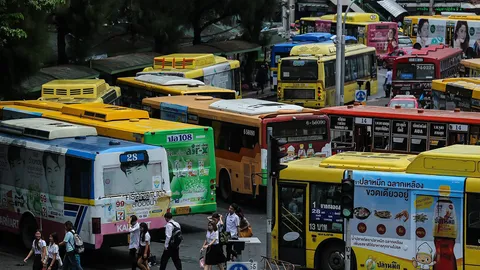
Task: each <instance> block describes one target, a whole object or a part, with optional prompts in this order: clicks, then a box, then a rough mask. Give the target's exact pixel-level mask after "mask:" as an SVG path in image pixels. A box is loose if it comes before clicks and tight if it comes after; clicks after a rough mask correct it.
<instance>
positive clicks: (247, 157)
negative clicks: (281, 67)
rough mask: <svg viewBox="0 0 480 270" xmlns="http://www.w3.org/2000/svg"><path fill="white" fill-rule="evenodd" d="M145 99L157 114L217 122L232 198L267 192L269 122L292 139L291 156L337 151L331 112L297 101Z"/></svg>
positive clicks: (223, 179)
mask: <svg viewBox="0 0 480 270" xmlns="http://www.w3.org/2000/svg"><path fill="white" fill-rule="evenodd" d="M143 105H144V106H145V107H148V110H149V111H150V112H151V116H152V117H155V118H160V119H163V120H171V121H179V122H186V123H190V124H197V125H202V126H210V127H212V128H213V130H214V133H215V156H216V160H217V179H218V183H219V187H220V195H221V196H222V197H223V199H224V200H229V199H231V197H232V196H231V195H232V191H233V192H235V193H241V194H249V195H255V194H259V195H260V196H261V197H263V196H264V195H265V194H266V193H265V184H266V177H265V174H266V169H267V167H266V165H267V164H266V160H267V136H266V130H267V127H272V128H273V136H274V137H277V138H283V139H285V140H286V142H287V144H285V145H284V151H285V152H286V153H287V154H288V157H286V158H285V161H287V160H293V159H297V158H301V159H303V158H307V157H313V156H330V155H331V151H330V138H329V134H328V123H329V121H328V118H327V117H326V116H324V115H319V114H317V113H316V111H315V110H311V109H305V108H303V107H300V106H297V105H287V104H282V103H278V102H272V101H266V100H259V99H232V100H221V99H216V98H211V97H192V96H170V97H158V98H147V99H144V101H143Z"/></svg>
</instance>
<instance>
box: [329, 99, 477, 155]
mask: <svg viewBox="0 0 480 270" xmlns="http://www.w3.org/2000/svg"><path fill="white" fill-rule="evenodd" d="M320 112H322V113H325V114H327V115H328V116H329V117H330V132H331V134H330V137H331V138H332V142H331V143H332V154H335V153H339V152H344V151H361V152H362V151H363V152H394V153H405V154H418V153H420V152H423V151H428V150H432V149H436V148H440V147H444V146H447V145H452V144H471V145H476V144H478V143H480V140H479V137H480V117H479V114H478V113H476V112H462V111H460V110H458V109H456V110H455V111H443V110H424V109H406V108H401V107H399V106H398V107H395V108H389V107H378V106H362V105H349V106H338V107H327V108H323V109H320Z"/></svg>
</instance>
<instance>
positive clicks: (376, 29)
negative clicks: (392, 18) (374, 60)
mask: <svg viewBox="0 0 480 270" xmlns="http://www.w3.org/2000/svg"><path fill="white" fill-rule="evenodd" d="M366 30H367V33H364V35H365V34H366V35H367V37H368V38H367V46H369V47H374V48H375V50H376V51H377V54H383V53H391V52H393V50H394V49H395V48H396V47H397V46H398V33H397V25H396V24H395V23H383V24H371V25H369V27H368V28H367V29H366ZM363 31H365V30H363ZM359 35H360V30H359Z"/></svg>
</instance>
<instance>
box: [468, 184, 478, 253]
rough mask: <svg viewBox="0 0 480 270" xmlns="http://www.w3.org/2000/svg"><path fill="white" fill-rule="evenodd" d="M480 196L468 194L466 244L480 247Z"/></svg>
mask: <svg viewBox="0 0 480 270" xmlns="http://www.w3.org/2000/svg"><path fill="white" fill-rule="evenodd" d="M478 205H480V194H473V193H468V194H467V236H466V237H465V239H466V241H467V242H466V244H467V245H473V246H480V241H479V239H480V211H479V209H478Z"/></svg>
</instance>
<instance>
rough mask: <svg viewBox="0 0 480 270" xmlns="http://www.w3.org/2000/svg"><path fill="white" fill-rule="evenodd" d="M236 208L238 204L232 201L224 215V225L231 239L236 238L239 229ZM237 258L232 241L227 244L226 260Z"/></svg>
mask: <svg viewBox="0 0 480 270" xmlns="http://www.w3.org/2000/svg"><path fill="white" fill-rule="evenodd" d="M237 209H238V205H237V204H235V203H232V205H230V207H228V214H227V216H226V217H225V223H226V224H225V226H226V231H227V233H228V234H230V238H231V239H233V240H237V239H238V234H239V231H240V218H239V217H238V216H237V214H236V213H235V212H236V210H237ZM236 258H237V252H236V251H235V250H234V249H233V243H228V244H227V260H228V261H230V260H233V261H234V260H235V259H236Z"/></svg>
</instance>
